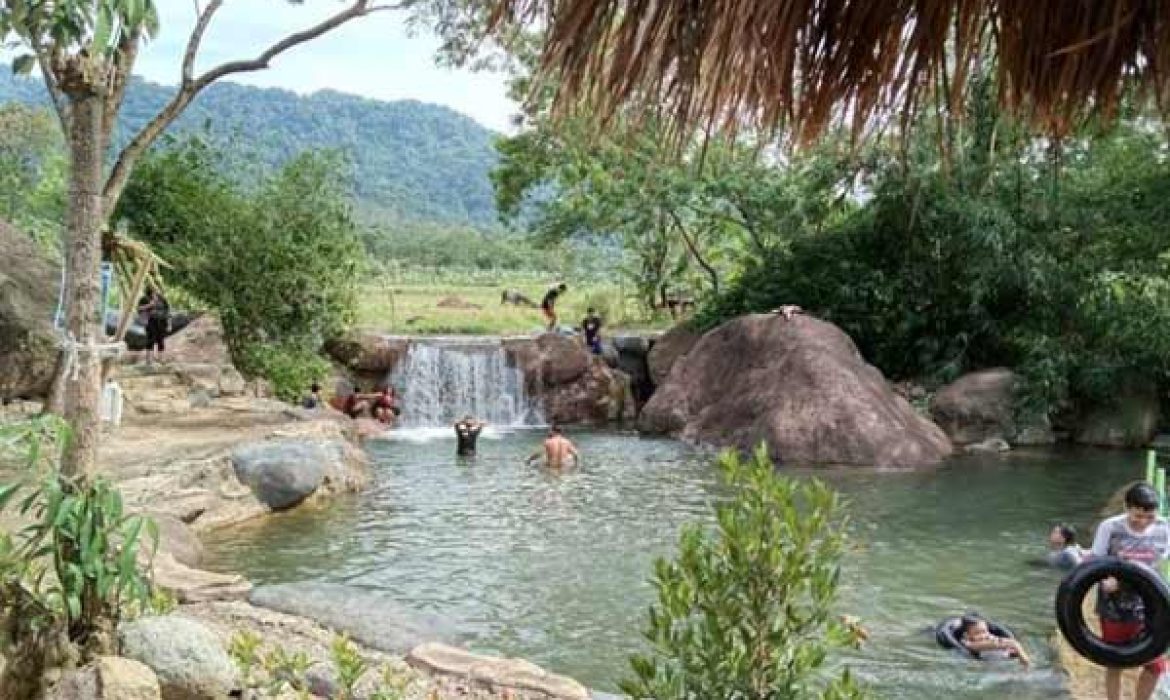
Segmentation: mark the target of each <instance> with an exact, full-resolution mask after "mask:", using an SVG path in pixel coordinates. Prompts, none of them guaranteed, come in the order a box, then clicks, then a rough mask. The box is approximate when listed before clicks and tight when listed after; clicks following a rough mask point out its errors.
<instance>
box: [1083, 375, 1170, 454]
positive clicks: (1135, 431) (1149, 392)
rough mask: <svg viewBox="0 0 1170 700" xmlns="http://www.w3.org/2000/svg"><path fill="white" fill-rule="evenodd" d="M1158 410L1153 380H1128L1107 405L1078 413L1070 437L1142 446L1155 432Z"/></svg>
mask: <svg viewBox="0 0 1170 700" xmlns="http://www.w3.org/2000/svg"><path fill="white" fill-rule="evenodd" d="M1159 413H1160V407H1159V403H1158V392H1157V389H1156V388H1155V385H1154V382H1152V381H1150V382H1130V383H1129V384H1127V385H1124V386H1122V387H1121V388H1120V390H1119V391H1118V393H1117V396H1116V397H1115V398H1114V400H1113V401H1111V402H1110V403H1109V404H1107V405H1102V406H1097V407H1094V408H1092V409H1090V410H1089V411H1087V412H1086V413H1084V415H1082V417H1081V418H1080V420H1079V421H1077V426H1076V430H1075V431H1074V433H1073V440H1074V441H1075V442H1078V443H1080V444H1082V445H1097V446H1100V447H1144V446H1145V445H1148V444H1150V441H1152V440H1153V439H1154V435H1155V434H1157V431H1158V418H1159Z"/></svg>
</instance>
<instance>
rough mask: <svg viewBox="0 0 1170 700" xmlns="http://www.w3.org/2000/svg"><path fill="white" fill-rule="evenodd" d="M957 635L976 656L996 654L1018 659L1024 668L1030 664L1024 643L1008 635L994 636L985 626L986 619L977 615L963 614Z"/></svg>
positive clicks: (1030, 660)
mask: <svg viewBox="0 0 1170 700" xmlns="http://www.w3.org/2000/svg"><path fill="white" fill-rule="evenodd" d="M958 637H959V643H960V644H962V645H963V646H964V647H966V648H967V650H968V651H970V652H971V653H973V654H975V655H976V656H978V657H983V658H995V655H996V654H998V655H999V656H1002V657H1003V658H1008V659H1012V658H1015V659H1019V661H1020V664H1021V665H1023V667H1024V668H1028V667H1029V666H1031V665H1032V659H1030V658H1028V654H1027V652H1025V651H1024V645H1022V644H1020V643H1019V642H1017V641H1016V640H1014V639H1012V638H1010V637H997V636H995V635H994V634H992V633H991V630H990V629H989V628H988V627H987V620H984V619H983V618H982V617H979V616H978V615H964V616H963V618H962V624H961V625H960V627H959V634H958ZM985 654H986V655H987V656H986V657H984V655H985Z"/></svg>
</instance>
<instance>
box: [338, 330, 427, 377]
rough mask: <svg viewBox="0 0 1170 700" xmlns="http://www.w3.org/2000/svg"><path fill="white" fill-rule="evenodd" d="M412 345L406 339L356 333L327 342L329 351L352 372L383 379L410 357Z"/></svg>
mask: <svg viewBox="0 0 1170 700" xmlns="http://www.w3.org/2000/svg"><path fill="white" fill-rule="evenodd" d="M408 346H409V342H408V341H407V339H406V338H397V337H392V336H386V335H379V334H377V333H355V334H352V335H348V336H345V337H343V338H333V339H330V340H328V341H326V342H325V352H326V354H328V355H329V356H330V357H332V358H333V359H334V360H336V361H337V362H339V363H341V365H343V366H344V367H345V368H346V369H348V370H350V371H352V372H356V373H358V374H360V375H363V376H369V377H376V378H380V377H383V376H385V375H386V374H387V373H388V372H391V371H393V370H394V368H395V367H396V366H397V365H398V362H399V361H400V360H402V358H404V357H406V351H407V348H408Z"/></svg>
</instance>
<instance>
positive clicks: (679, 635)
mask: <svg viewBox="0 0 1170 700" xmlns="http://www.w3.org/2000/svg"><path fill="white" fill-rule="evenodd" d="M719 468H720V470H721V472H722V475H723V477H724V480H725V481H726V483H727V485H728V487H729V488H730V489H731V491H732V494H731V498H730V500H729V501H728V502H726V503H725V504H724V505H721V506H718V507H717V508H716V526H715V530H714V532H711V533H708V532H705V531H704V530H703V529H702V528H700V527H697V526H694V527H690V528H688V529H686V530H685V531H684V532H683V534H682V536H681V537H680V539H679V552H678V555H677V556H676V557H675V559H674V560H672V561H667V560H665V559H659V560H658V561H657V562H656V563H655V567H654V570H655V576H654V585H655V588H657V590H658V602H657V603H656V604H654V605H653V606H651V608H650V621H649V625H648V627H647V630H646V639H647V640H649V642H650V644H651V647H652V652H651V653H650V654H649V655H638V656H634V657H632V658H631V660H630V663H631V666H632V668H633V671H634V677H633V678H632V679H630V680H627V681H625V682H623V683H622V684H621V685H622V690H623V691H624V692H625V693H627V694H628V695H630V696H631V697H633V698H653V699H654V700H700V699H704V698H742V700H801V699H803V698H860V697H863V696H864V692H863V689H862V688H860V687H859V686H858V685H857V684H856V683H855V682H854V681H853V678H852V676H851V675H850V673H849V671H848V669H846V670H844V671H843V672H841V673H840V674H839V675H837V676H835V677H832V678H829V677H827V676H826V674H825V672H824V669H823V668H822V666H823V665H824V664H825V662H826V661H828V660H829V655H830V654H831V653H832V652H833V650H835V649H841V648H843V647H846V646H850V645H855V644H858V643H859V641H860V637H859V636H858V635H859V631H858V628H856V627H854V626H850V625H847V624H845V623H844V622H842V621H840V620H839V619H838V618H837V617H835V616H834V614H833V605H834V603H835V602H836V599H837V589H838V581H839V577H840V560H841V555H842V553H843V551H844V543H845V540H844V534H843V532H844V527H843V526H844V523H843V519H842V518H841V517H840V515H839V509H840V503H839V501H838V497H837V495H836V494H834V493H833V492H832V491H831V490H829V489H828V488H827V487H825V486H824V485H823V484H821V483H820V482H819V481H816V480H810V481H796V480H793V479H789V478H785V477H781V476H779V475H778V474H777V473H776V471H775V467H774V466H773V465H772V462H771V460H770V459H769V458H768V454H767V451H766V449H765V448H764V446H763V445H761V446H760V448H759V449H758V450H757V451H756V453H755V455H754V457H753V458H752V459H750V460H747V461H746V462H745V461H741V459H740V458H739V456H738V455H736V454H734V453H730V452H729V453H725V454H724V455H722V456H721V457H720V459H719Z"/></svg>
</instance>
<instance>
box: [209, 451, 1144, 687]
mask: <svg viewBox="0 0 1170 700" xmlns="http://www.w3.org/2000/svg"><path fill="white" fill-rule="evenodd" d="M541 435H542V434H541V433H539V432H533V431H518V432H513V433H505V434H487V435H485V436H484V437H482V438H481V439H480V450H479V455H478V457H476V458H475V459H474V460H472V461H466V460H460V459H457V458H456V457H455V456H454V439H453V438H452V437H449V436H448V435H447V433H446V431H439V432H437V433H436V432H435V431H430V432H426V431H407V432H404V433H403V434H402V435H399V436H396V437H395V439H392V440H386V441H380V442H375V443H372V445H371V447H370V451H371V454H372V456H373V458H374V460H375V474H376V476H375V483H374V485H373V486H372V487H371V488H370V489H369V490H368V491H366V492H365V493H363V494H361V495H359V496H354V497H351V498H347V499H343V500H340V501H336V502H334V503H332V504H331V505H330V506H329V507H328V508H325V509H303V510H300V511H295V512H292V513H289V514H284V515H280V516H276V517H273V518H269V519H265V520H264V521H263V522H259V523H256V524H250V525H245V526H241V527H237V528H233V529H229V530H224V531H220V532H218V533H214V534H213V535H212V536H210V537H207V538H206V543H207V547H208V553H209V559H210V563H209V567H210V568H213V569H219V570H225V571H237V572H240V573H243V574H245V575H246V576H248V577H249V578H250V579H252V580H253V581H254V582H256V583H258V584H264V583H283V582H290V581H301V580H320V581H331V582H339V583H347V584H354V585H361V586H369V587H374V588H379V589H383V590H385V591H387V592H389V593H391V594H393V595H394V597H395V598H396V599H398V600H399V601H401V602H402V603H403V604H405V605H407V606H410V607H413V608H416V609H418V610H421V611H425V612H428V613H434V614H438V615H440V616H442V617H445V618H447V619H448V620H450V621H451V622H452V623H453V624H454V626H455V628H456V629H458V630H460V637H459V638H458V639H454V640H450V641H453V642H457V643H460V644H464V645H466V646H468V647H470V648H471V649H473V650H477V651H482V652H486V653H496V654H504V655H508V656H520V657H523V658H527V659H530V660H532V661H534V662H536V663H538V664H540V665H542V666H544V667H545V668H548V669H549V670H552V671H555V672H558V673H564V674H567V675H570V676H572V677H574V678H577V679H578V680H580V681H582V682H584V683H586V684H588V685H590V686H592V687H595V688H598V689H601V690H608V691H613V690H614V689H615V688H616V682H617V680H618V679H620V678H622V677H623V676H624V675H625V674H626V672H627V668H628V666H627V664H626V661H625V660H626V657H627V656H628V655H629V654H630V653H631V652H633V651H635V650H637V649H639V648H640V646H641V638H640V636H639V632H640V630H641V629H642V627H643V625H644V620H645V611H646V607H647V605H648V604H649V603H650V601H651V600H652V598H653V589H652V588H651V587H650V585H649V583H648V580H647V579H648V577H649V574H650V571H651V564H652V562H653V559H654V558H655V557H656V556H659V555H666V554H670V553H671V552H672V551H673V548H674V545H675V542H676V538H677V534H678V530H679V528H680V526H681V525H682V524H683V523H686V522H690V521H704V520H709V519H710V515H711V511H710V505H711V503H712V501H713V500H714V499H716V498H718V497H719V493H718V487H717V485H716V478H715V477H716V475H715V471H714V469H713V468H712V466H711V457H710V456H709V455H704V454H702V453H698V452H695V451H693V450H692V449H690V448H688V447H687V446H685V445H682V444H680V443H677V442H674V441H670V440H661V439H644V438H639V437H638V436H636V435H633V434H625V433H617V432H575V433H573V434H572V435H571V437H572V438H573V439H574V440H575V441H576V442H577V444H578V447H579V448H580V449H581V451H582V453H583V454H584V455H585V463H584V465H583V466H582V468H581V469H579V470H577V471H575V472H570V473H567V474H563V475H555V474H550V473H548V472H547V471H544V470H541V469H537V468H526V467H525V466H524V465H523V464H522V459H523V456H524V455H526V454H528V453H529V452H531V451H532V450H533V448H534V447H535V446H536V445H537V444H538V442H539V439H540V438H541ZM1141 465H1142V458H1141V455H1140V454H1137V453H1133V452H1105V451H1100V452H1098V451H1037V452H1027V451H1019V452H1015V453H1012V454H1011V455H1010V456H1007V457H989V458H981V459H976V458H960V459H955V460H953V461H951V462H950V463H948V464H946V465H944V466H943V467H940V468H938V469H929V470H919V471H875V470H864V469H851V470H845V469H838V470H818V471H816V472H811V471H807V470H793V473H798V474H811V473H815V474H816V475H817V476H819V477H821V478H822V479H825V480H826V481H828V482H829V483H831V484H832V485H833V486H834V487H835V488H837V489H838V490H840V491H841V492H842V493H843V494H844V495H845V496H846V497H847V498H848V500H849V507H848V513H849V516H850V518H851V520H852V524H851V531H852V535H853V538H852V539H853V543H854V545H855V547H854V550H855V551H852V552H851V553H850V556H849V557H848V558H847V559H846V561H845V578H844V592H843V597H842V601H841V606H840V608H841V611H842V612H847V613H851V614H854V615H857V616H859V617H861V618H862V619H863V621H864V624H865V625H866V627H867V628H868V629H869V631H870V633H871V639H870V642H869V644H868V645H867V646H866V648H865V649H864V650H862V651H861V652H856V653H852V654H850V655H849V656H848V657H846V658H845V662H846V663H848V664H849V665H850V666H852V667H853V668H854V670H855V672H856V673H857V674H858V675H860V677H861V678H862V679H864V680H865V681H867V682H869V683H870V684H871V685H872V686H873V687H874V689H875V690H876V691H877V694H878V695H879V696H881V697H885V698H891V699H892V698H905V699H907V700H911V699H913V700H936V699H938V698H947V699H948V700H967V699H975V698H1016V699H1019V700H1031V699H1033V698H1060V697H1066V695H1065V693H1064V691H1063V689H1062V685H1061V679H1060V675H1059V674H1058V673H1057V672H1056V671H1054V670H1053V668H1052V666H1051V663H1052V661H1051V654H1050V651H1049V649H1048V643H1047V640H1048V637H1049V635H1050V634H1051V633H1052V631H1053V629H1054V621H1053V616H1052V610H1051V609H1052V597H1053V593H1054V591H1055V587H1056V584H1057V582H1058V575H1057V574H1056V572H1054V571H1051V570H1048V569H1045V568H1042V567H1038V566H1035V565H1032V564H1030V563H1029V561H1030V560H1034V559H1036V558H1038V557H1041V556H1042V555H1043V553H1044V543H1045V538H1046V535H1047V532H1048V529H1049V528H1050V527H1051V525H1052V523H1053V522H1055V521H1058V520H1068V521H1070V522H1073V523H1074V524H1076V525H1077V526H1078V527H1079V528H1081V529H1082V531H1084V530H1085V528H1086V526H1087V525H1088V524H1089V523H1090V522H1091V521H1092V520H1093V518H1094V516H1095V514H1096V511H1097V509H1098V508H1099V507H1100V506H1101V505H1102V504H1103V503H1104V501H1105V499H1106V498H1107V497H1108V496H1109V494H1110V493H1112V492H1113V491H1114V490H1115V489H1116V488H1117V487H1118V486H1119V485H1121V484H1122V483H1123V482H1124V481H1126V480H1128V479H1132V478H1135V477H1137V476H1139V475H1140V473H1141V471H1142V466H1141ZM965 610H978V611H981V612H983V613H984V614H986V615H988V616H990V617H992V618H994V619H996V620H998V621H1000V622H1002V623H1004V624H1007V625H1008V626H1010V627H1012V628H1013V629H1014V630H1015V631H1016V633H1017V635H1019V636H1020V637H1021V638H1023V640H1024V642H1025V643H1026V644H1027V646H1028V648H1029V650H1030V651H1031V652H1032V655H1033V658H1034V660H1035V662H1036V666H1035V668H1034V669H1033V670H1032V671H1029V672H1024V671H1021V670H1019V669H1018V668H1017V667H1016V666H1015V665H1013V664H1006V663H1005V664H1000V663H981V662H977V661H968V660H964V659H961V658H959V657H958V656H956V655H954V654H951V653H948V652H946V651H943V650H941V649H939V648H938V647H937V646H936V645H935V643H934V641H933V636H932V635H930V634H928V633H927V631H926V630H927V628H929V627H930V626H932V625H933V624H934V623H935V622H936V621H938V620H939V619H941V618H943V617H946V616H949V615H953V614H956V613H959V612H962V611H965Z"/></svg>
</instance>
